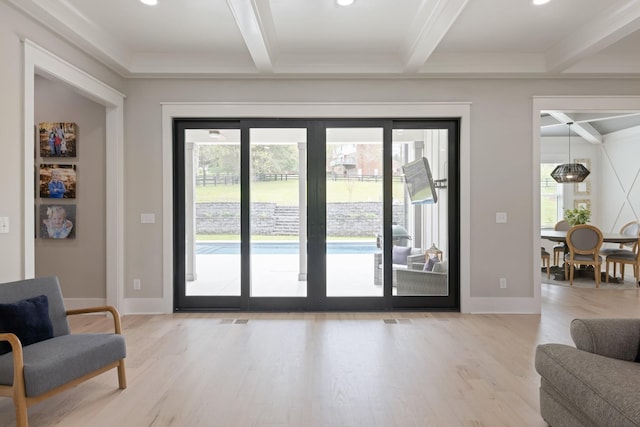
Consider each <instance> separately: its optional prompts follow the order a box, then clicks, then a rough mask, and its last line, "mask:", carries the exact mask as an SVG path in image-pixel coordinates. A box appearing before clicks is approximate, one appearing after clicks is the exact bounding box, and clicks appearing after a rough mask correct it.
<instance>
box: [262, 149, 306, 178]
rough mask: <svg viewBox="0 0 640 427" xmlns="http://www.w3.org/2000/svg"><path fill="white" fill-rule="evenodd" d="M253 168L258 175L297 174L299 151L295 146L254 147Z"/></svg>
mask: <svg viewBox="0 0 640 427" xmlns="http://www.w3.org/2000/svg"><path fill="white" fill-rule="evenodd" d="M251 166H252V168H253V173H254V174H256V175H266V174H269V175H270V174H281V173H297V172H298V149H297V148H296V146H294V145H281V144H277V145H254V146H252V147H251Z"/></svg>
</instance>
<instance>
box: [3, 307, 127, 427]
mask: <svg viewBox="0 0 640 427" xmlns="http://www.w3.org/2000/svg"><path fill="white" fill-rule="evenodd" d="M103 312H104V313H111V315H112V317H113V324H114V330H115V333H116V334H120V335H122V325H121V323H120V314H119V313H118V310H116V308H115V307H112V306H104V307H90V308H82V309H76V310H66V314H67V316H72V315H76V314H89V313H103ZM0 341H8V342H9V344H10V345H11V349H12V351H13V385H11V386H8V385H0V396H4V397H11V398H12V399H13V404H14V406H15V410H16V426H17V427H28V425H29V419H28V412H27V408H29V407H30V406H32V405H35V404H36V403H38V402H41V401H43V400H45V399H47V398H49V397H51V396H54V395H56V394H58V393H61V392H63V391H66V390H68V389H70V388H73V387H75V386H77V385H78V384H80V383H82V382H84V381H87V380H88V379H91V378H93V377H95V376H97V375H100V374H102V373H104V372H106V371H109V370H111V369H113V368H117V369H118V386H119V388H120V389H125V388H127V378H126V373H125V364H124V359H121V360H119V361H117V362H114V363H112V364H110V365H107V366H104V367H102V368H100V369H98V370H95V371H93V372H90V373H88V374H86V375H84V376H82V377H80V378H76V379H75V380H73V381H70V382H68V383H66V384H64V385H61V386H59V387H57V388H54V389H52V390H49V391H48V392H46V393H43V394H41V395H38V396H33V397H29V396H27V395H26V390H25V383H24V375H23V372H24V359H23V353H22V344H21V343H20V340H19V339H18V337H17V336H16V335H15V334H12V333H0Z"/></svg>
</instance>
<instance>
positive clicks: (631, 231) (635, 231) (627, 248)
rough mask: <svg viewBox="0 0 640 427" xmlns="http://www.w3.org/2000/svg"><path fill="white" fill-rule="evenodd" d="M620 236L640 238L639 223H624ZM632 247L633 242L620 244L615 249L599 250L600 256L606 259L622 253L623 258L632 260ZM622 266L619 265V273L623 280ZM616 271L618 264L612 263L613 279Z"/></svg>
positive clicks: (633, 253)
mask: <svg viewBox="0 0 640 427" xmlns="http://www.w3.org/2000/svg"><path fill="white" fill-rule="evenodd" d="M620 234H624V235H625V236H635V237H640V222H638V221H631V222H628V223H626V224H625V225H623V226H622V228H620ZM634 246H635V242H632V243H620V244H619V246H617V247H613V248H602V249H600V255H601V256H603V257H605V258H606V257H608V256H609V255H613V254H619V253H623V254H625V257H627V258H628V257H631V258H633V256H634V255H635V250H634ZM612 259H613V258H612ZM624 265H625V263H620V268H621V273H622V277H623V278H624V271H622V269H624ZM607 268H609V265H608V264H607ZM617 269H618V263H615V262H614V263H613V276H614V277H615V276H616V274H617Z"/></svg>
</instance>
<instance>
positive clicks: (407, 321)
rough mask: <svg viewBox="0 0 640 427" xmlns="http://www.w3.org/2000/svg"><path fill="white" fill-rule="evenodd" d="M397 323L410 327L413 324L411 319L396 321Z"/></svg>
mask: <svg viewBox="0 0 640 427" xmlns="http://www.w3.org/2000/svg"><path fill="white" fill-rule="evenodd" d="M398 323H402V324H403V325H411V324H413V322H412V321H411V319H398Z"/></svg>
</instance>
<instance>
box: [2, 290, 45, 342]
mask: <svg viewBox="0 0 640 427" xmlns="http://www.w3.org/2000/svg"><path fill="white" fill-rule="evenodd" d="M0 332H11V333H13V334H15V335H16V336H17V337H18V339H19V340H20V343H21V344H22V346H23V347H24V346H28V345H31V344H34V343H37V342H40V341H44V340H47V339H49V338H53V326H52V324H51V319H50V318H49V302H48V299H47V296H46V295H39V296H36V297H33V298H27V299H23V300H20V301H16V302H13V303H9V304H0ZM10 351H11V345H10V344H9V343H8V342H7V341H2V342H0V354H5V353H9V352H10Z"/></svg>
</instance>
